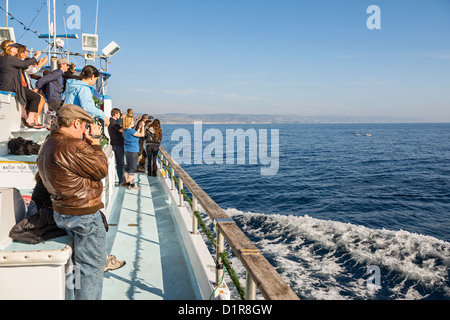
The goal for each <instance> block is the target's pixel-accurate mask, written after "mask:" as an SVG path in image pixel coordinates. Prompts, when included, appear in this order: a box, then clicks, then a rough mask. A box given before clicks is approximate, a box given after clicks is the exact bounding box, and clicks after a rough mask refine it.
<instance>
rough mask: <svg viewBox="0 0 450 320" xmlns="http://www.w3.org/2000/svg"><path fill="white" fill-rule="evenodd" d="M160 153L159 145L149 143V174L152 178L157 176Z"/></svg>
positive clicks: (147, 150)
mask: <svg viewBox="0 0 450 320" xmlns="http://www.w3.org/2000/svg"><path fill="white" fill-rule="evenodd" d="M158 151H159V143H147V148H146V152H147V174H148V175H150V176H156V170H157V169H158V167H157V166H156V161H157V157H158Z"/></svg>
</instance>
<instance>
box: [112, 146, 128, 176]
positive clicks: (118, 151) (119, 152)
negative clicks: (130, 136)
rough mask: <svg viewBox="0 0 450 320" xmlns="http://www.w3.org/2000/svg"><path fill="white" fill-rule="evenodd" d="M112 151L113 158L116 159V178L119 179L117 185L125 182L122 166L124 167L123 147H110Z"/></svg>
mask: <svg viewBox="0 0 450 320" xmlns="http://www.w3.org/2000/svg"><path fill="white" fill-rule="evenodd" d="M112 148H113V151H114V156H115V158H116V166H117V176H118V177H119V184H121V183H123V182H125V176H124V174H123V165H124V155H125V151H124V148H125V147H124V146H112Z"/></svg>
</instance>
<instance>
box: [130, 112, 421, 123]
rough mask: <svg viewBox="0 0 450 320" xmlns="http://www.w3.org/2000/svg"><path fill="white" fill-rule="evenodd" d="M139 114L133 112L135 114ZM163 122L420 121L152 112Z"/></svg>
mask: <svg viewBox="0 0 450 320" xmlns="http://www.w3.org/2000/svg"><path fill="white" fill-rule="evenodd" d="M137 115H139V114H135V116H137ZM152 115H153V116H154V117H155V118H157V119H159V120H160V121H161V122H162V123H164V124H190V123H194V122H195V121H202V122H203V123H238V124H245V123H247V124H257V123H262V124H264V123H285V124H288V123H400V122H422V120H420V119H417V118H408V117H401V118H400V117H396V118H394V117H356V116H309V117H307V116H301V115H295V114H236V113H217V114H187V113H165V114H152Z"/></svg>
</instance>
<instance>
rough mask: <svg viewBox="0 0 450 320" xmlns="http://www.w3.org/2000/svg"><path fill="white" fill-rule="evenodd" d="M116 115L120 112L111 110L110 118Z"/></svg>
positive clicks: (114, 109) (116, 109) (115, 109)
mask: <svg viewBox="0 0 450 320" xmlns="http://www.w3.org/2000/svg"><path fill="white" fill-rule="evenodd" d="M118 113H122V112H120V109H119V108H113V109H112V110H111V117H114V116H115V115H116V114H118Z"/></svg>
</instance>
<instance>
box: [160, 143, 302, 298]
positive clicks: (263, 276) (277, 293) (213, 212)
mask: <svg viewBox="0 0 450 320" xmlns="http://www.w3.org/2000/svg"><path fill="white" fill-rule="evenodd" d="M159 150H160V151H161V155H162V157H163V158H165V159H166V160H167V161H168V162H169V163H170V166H171V168H172V175H171V176H172V188H173V187H174V181H173V177H174V172H175V173H176V174H177V175H178V179H179V193H180V206H182V205H183V201H184V200H183V196H182V195H181V193H182V189H183V185H184V186H185V187H186V188H187V189H188V190H189V192H190V193H191V195H192V198H193V203H194V204H196V203H197V202H198V203H200V205H201V206H202V208H203V209H204V210H205V212H206V213H207V215H208V216H209V218H210V219H211V220H212V221H214V224H215V225H216V228H217V239H216V243H217V245H216V283H219V282H220V281H221V280H220V279H222V276H223V264H222V252H223V251H224V240H226V241H227V243H228V245H229V246H230V248H231V250H233V252H234V254H235V255H236V257H237V258H238V259H239V260H240V261H241V263H242V264H243V265H244V267H245V269H246V271H247V279H246V299H247V300H254V299H256V288H258V289H259V291H260V292H261V294H262V295H263V297H264V298H265V299H267V300H298V299H299V298H298V296H297V295H296V294H295V293H294V291H293V290H292V289H291V288H290V287H289V286H288V285H287V283H286V282H285V281H284V280H283V279H282V278H281V276H280V275H279V274H278V272H277V271H276V270H275V268H274V267H273V266H272V265H271V264H270V263H269V262H268V261H267V259H266V258H265V257H264V256H263V255H262V254H261V252H260V251H259V250H258V249H257V248H256V246H255V245H254V244H253V243H252V242H251V241H250V239H249V238H248V237H247V236H246V235H245V234H244V233H243V232H242V230H241V229H240V228H239V227H238V226H237V225H236V223H234V221H233V220H232V219H231V218H230V217H229V216H228V215H227V214H226V213H225V211H223V209H222V208H220V207H219V205H218V204H217V203H216V202H214V200H213V199H211V197H210V196H209V195H208V194H207V193H206V192H205V191H203V189H202V188H200V187H199V185H198V184H197V183H196V182H195V181H194V180H193V179H192V178H191V177H190V176H189V175H188V174H187V173H186V171H184V170H183V168H181V166H180V165H179V164H178V163H177V162H176V161H175V160H174V159H172V157H171V156H170V155H169V154H168V152H167V151H166V150H165V149H164V148H163V147H162V146H160V147H159ZM161 161H163V160H162V159H161ZM193 218H195V215H194V214H193ZM195 224H196V222H195ZM195 229H196V226H195V227H194V228H193V230H195Z"/></svg>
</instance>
